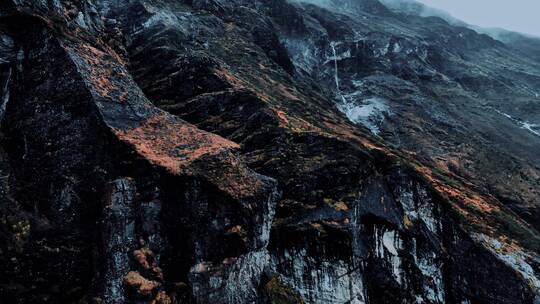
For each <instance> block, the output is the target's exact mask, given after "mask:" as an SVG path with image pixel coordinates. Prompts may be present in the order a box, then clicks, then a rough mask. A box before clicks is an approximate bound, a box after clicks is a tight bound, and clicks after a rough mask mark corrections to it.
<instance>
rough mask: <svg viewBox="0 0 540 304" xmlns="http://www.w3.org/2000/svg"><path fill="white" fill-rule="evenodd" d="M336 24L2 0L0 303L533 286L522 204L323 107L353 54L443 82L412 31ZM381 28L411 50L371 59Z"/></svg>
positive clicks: (102, 0)
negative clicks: (357, 37) (398, 33)
mask: <svg viewBox="0 0 540 304" xmlns="http://www.w3.org/2000/svg"><path fill="white" fill-rule="evenodd" d="M338 2H340V3H339V4H340V5H345V4H347V3H348V4H350V5H348V6H342V7H346V9H347V10H348V11H356V12H366V13H367V14H370V15H380V16H384V18H394V14H395V13H393V12H391V11H390V10H387V9H386V8H385V7H384V6H383V5H382V4H380V3H379V2H378V1H358V2H355V3H353V2H347V3H345V2H343V1H338ZM351 3H352V4H351ZM329 4H330V2H329V3H328V5H329ZM333 4H334V5H335V4H336V3H333ZM283 14H286V16H287V18H282V17H283ZM23 21H24V22H23ZM351 22H352V21H351V20H350V17H348V16H347V15H346V14H345V15H344V14H342V12H341V13H340V12H331V11H329V10H324V9H322V8H320V7H317V6H314V5H305V4H297V3H294V4H293V3H289V2H286V1H281V0H278V1H266V0H265V1H262V0H261V1H243V0H234V1H219V0H205V1H196V0H193V1H168V0H160V1H150V0H130V1H106V0H92V1H50V2H40V1H15V0H11V1H6V2H3V4H1V5H0V85H1V87H0V88H1V89H2V90H1V92H2V98H1V99H0V100H2V108H1V109H2V112H0V113H2V116H0V117H1V118H2V132H1V136H2V138H1V139H2V142H1V146H0V147H1V149H0V191H1V194H2V197H1V198H0V219H1V222H0V239H1V240H2V243H1V244H0V250H1V254H0V275H1V276H0V297H1V299H2V300H4V299H5V300H6V301H9V302H11V303H163V304H165V303H536V302H538V301H539V298H538V292H539V289H540V283H539V280H538V278H537V277H538V276H537V275H536V273H538V271H540V270H539V269H538V266H539V265H540V263H539V261H540V260H539V257H538V251H537V249H538V247H537V246H538V243H537V240H538V237H539V236H538V234H537V232H536V231H535V230H534V228H533V226H534V225H535V224H536V223H534V222H531V218H530V217H525V220H524V219H522V218H521V217H520V216H518V215H517V214H515V213H514V212H513V211H512V210H511V209H510V208H509V207H508V206H505V205H504V204H503V203H501V202H500V201H499V200H497V199H496V198H495V197H493V196H491V195H490V194H489V193H488V192H486V191H484V189H483V188H480V187H476V186H475V185H474V183H472V182H467V181H466V180H463V179H458V178H456V176H454V175H452V174H450V173H447V172H440V171H438V170H437V169H436V167H435V166H434V165H433V163H431V162H430V161H428V160H426V159H424V158H419V157H417V156H415V155H414V154H413V153H409V152H403V151H401V150H399V148H403V147H405V146H399V147H397V148H391V147H390V145H387V144H386V143H385V142H384V141H383V140H382V139H381V138H379V137H375V136H373V135H372V134H370V132H369V130H367V129H365V128H363V127H361V126H358V125H356V124H354V122H359V123H361V124H362V123H364V124H366V122H370V123H372V124H373V125H372V126H375V127H377V130H379V131H381V133H383V132H386V129H385V128H386V127H385V126H382V125H380V121H377V120H366V121H354V120H353V122H351V121H349V120H348V119H347V116H346V115H344V114H342V113H341V112H340V111H339V110H340V107H336V101H335V100H334V99H333V97H335V96H338V97H339V98H338V103H339V102H340V99H341V97H345V96H344V95H345V93H346V91H347V90H349V89H350V87H349V85H350V83H353V84H354V80H355V79H353V77H352V76H351V75H356V74H358V72H359V71H360V70H362V71H364V72H365V73H366V74H365V75H363V76H366V77H369V75H368V74H369V73H368V72H369V71H385V72H386V73H393V75H394V76H393V77H390V76H385V77H384V82H385V83H387V84H388V86H403V87H405V88H406V89H403V90H404V91H407V90H408V88H409V87H410V86H412V85H411V84H410V83H411V82H414V81H416V80H418V79H424V80H425V79H428V80H429V81H436V82H444V83H447V82H446V81H447V79H446V78H445V77H447V76H444V75H442V73H441V72H439V71H438V70H436V69H434V68H433V67H432V66H428V65H426V64H425V60H426V59H425V58H424V59H422V57H423V56H425V54H426V52H429V46H425V47H426V48H425V49H424V48H418V47H417V45H416V43H420V42H419V40H421V39H420V38H418V40H407V39H401V38H399V37H392V38H388V37H387V35H385V34H374V33H368V39H367V40H364V41H362V42H359V41H357V42H356V43H357V45H356V50H358V52H357V53H354V54H353V53H350V54H349V53H347V52H348V51H349V48H350V47H351V45H350V43H352V42H351V41H349V40H348V39H349V38H350V37H349V35H354V29H356V27H355V26H356V25H355V24H353V25H351ZM321 34H322V35H321ZM471 35H472V34H471ZM381 36H382V38H381ZM387 38H388V39H390V40H391V41H393V43H397V44H399V46H400V48H401V47H404V48H409V49H410V48H416V49H415V50H416V51H415V52H414V54H412V53H411V54H409V55H410V56H401V55H399V54H396V55H395V56H394V57H391V56H387V55H386V53H385V54H380V56H375V55H373V54H372V50H371V49H370V48H371V46H372V45H373V44H377V43H383V42H384V41H386V40H387ZM338 39H341V40H338ZM483 39H485V38H483ZM473 40H474V39H473ZM487 41H489V43H491V44H492V46H493V47H498V46H499V43H497V42H493V41H491V40H487ZM473 42H474V43H479V44H481V45H482V46H483V47H486V46H485V45H483V44H482V42H481V41H480V42H479V41H476V40H475V41H473ZM420 44H421V43H420ZM360 45H361V47H360ZM490 46H491V45H488V46H487V47H490ZM469 47H470V48H471V49H476V48H477V47H478V45H474V44H473V45H470V46H469ZM383 48H384V46H383ZM394 49H395V48H394ZM345 53H347V54H348V55H344V54H345ZM396 53H399V52H396ZM381 56H382V57H381ZM383 57H384V59H381V58H383ZM349 58H355V59H354V61H352V62H353V63H354V64H352V63H351V64H348V65H347V66H346V67H345V66H344V62H345V61H347V60H348V59H349ZM411 58H413V59H414V60H411ZM349 69H350V70H349ZM407 75H408V76H410V78H407V80H403V78H404V77H405V76H407ZM408 76H407V77H408ZM372 78H373V77H372ZM342 79H345V80H342ZM317 80H318V81H319V83H316V82H315V81H317ZM366 81H367V80H366ZM373 81H374V82H375V80H373ZM407 81H408V82H407ZM400 92H401V93H403V91H398V92H396V93H395V94H396V95H399V94H401V93H400ZM336 94H337V95H336ZM342 95H343V96H342ZM341 100H343V99H341ZM345 101H348V100H347V99H346V98H345ZM341 106H343V104H341ZM387 106H388V108H391V107H390V105H387ZM341 109H342V110H343V108H342V107H341ZM368 126H370V125H369V124H368ZM372 130H373V128H372ZM389 140H390V141H392V138H391V139H389ZM419 160H421V161H422V162H420V161H419ZM535 301H536V302H535Z"/></svg>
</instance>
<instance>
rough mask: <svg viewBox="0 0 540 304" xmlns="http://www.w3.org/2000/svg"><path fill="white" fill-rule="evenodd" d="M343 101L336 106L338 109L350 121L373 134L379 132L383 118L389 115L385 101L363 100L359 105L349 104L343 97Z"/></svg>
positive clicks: (379, 99)
mask: <svg viewBox="0 0 540 304" xmlns="http://www.w3.org/2000/svg"><path fill="white" fill-rule="evenodd" d="M343 100H344V101H343V103H341V104H338V109H339V110H340V111H342V112H343V113H345V115H347V118H348V119H349V120H350V121H352V122H353V123H357V124H362V125H364V126H365V127H366V128H368V129H369V130H370V131H371V132H372V133H373V134H379V133H380V132H381V130H380V127H381V125H382V123H383V122H384V119H385V116H386V115H388V114H390V108H389V107H388V105H387V101H386V99H384V98H380V97H372V98H368V99H365V100H363V101H362V102H361V103H360V104H357V103H356V102H349V101H347V99H346V98H345V97H343Z"/></svg>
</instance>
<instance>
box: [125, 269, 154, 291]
mask: <svg viewBox="0 0 540 304" xmlns="http://www.w3.org/2000/svg"><path fill="white" fill-rule="evenodd" d="M124 284H126V285H127V286H130V287H132V288H134V289H136V290H137V292H138V293H139V294H140V295H143V296H148V295H150V294H151V293H152V291H153V290H155V289H156V288H159V287H160V286H161V284H160V283H159V282H156V281H151V280H148V279H146V278H144V277H143V276H142V275H141V274H140V273H138V272H137V271H130V272H129V273H128V274H127V275H126V276H125V277H124Z"/></svg>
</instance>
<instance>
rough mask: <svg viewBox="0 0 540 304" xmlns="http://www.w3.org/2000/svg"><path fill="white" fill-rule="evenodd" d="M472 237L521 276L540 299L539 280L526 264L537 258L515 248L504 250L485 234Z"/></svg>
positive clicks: (476, 234)
mask: <svg viewBox="0 0 540 304" xmlns="http://www.w3.org/2000/svg"><path fill="white" fill-rule="evenodd" d="M472 237H473V239H474V240H475V241H477V242H480V243H482V244H484V245H485V247H486V248H487V249H488V250H489V251H491V252H492V253H493V254H494V255H495V256H496V257H497V258H498V259H499V260H500V261H502V262H503V263H505V264H506V265H508V266H510V267H511V268H512V269H514V270H515V271H517V272H518V273H519V274H521V276H522V277H523V278H524V279H525V280H527V281H528V282H529V284H530V285H531V286H532V287H533V288H534V289H535V290H536V294H537V297H540V278H539V276H538V275H537V274H536V273H535V271H534V269H533V268H532V266H531V265H530V264H529V263H528V261H529V260H537V259H538V257H533V256H531V255H529V254H527V253H525V252H523V251H522V250H519V249H515V248H512V249H510V250H505V245H504V244H503V243H501V242H500V241H499V240H497V239H494V238H491V237H489V236H487V235H485V234H481V233H475V234H473V235H472Z"/></svg>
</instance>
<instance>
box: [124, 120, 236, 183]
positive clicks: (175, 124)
mask: <svg viewBox="0 0 540 304" xmlns="http://www.w3.org/2000/svg"><path fill="white" fill-rule="evenodd" d="M114 132H115V134H116V135H117V136H118V137H119V138H120V139H121V140H123V141H125V142H128V143H130V144H132V145H133V146H134V147H135V149H136V150H137V152H139V153H140V154H141V155H143V156H144V157H145V158H146V159H148V160H149V161H150V162H151V163H152V164H154V165H158V166H161V167H164V168H166V169H167V170H168V171H169V172H170V173H173V174H180V173H181V172H182V171H184V170H185V169H186V168H187V165H188V164H189V163H191V162H192V161H193V160H195V159H197V158H200V157H201V156H203V155H215V154H218V153H221V152H223V151H225V150H227V149H234V148H238V145H237V144H236V143H233V142H231V141H229V140H226V139H224V138H222V137H220V136H218V135H214V134H212V133H208V132H204V131H202V130H199V129H197V128H196V127H194V126H193V125H190V124H188V123H186V122H184V121H181V120H179V119H175V118H174V117H172V116H170V115H168V114H166V113H164V112H163V113H160V114H157V115H155V116H153V117H151V118H149V119H148V120H147V121H146V122H144V123H143V124H142V125H141V126H139V127H137V128H134V129H122V130H120V129H116V130H114Z"/></svg>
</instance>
